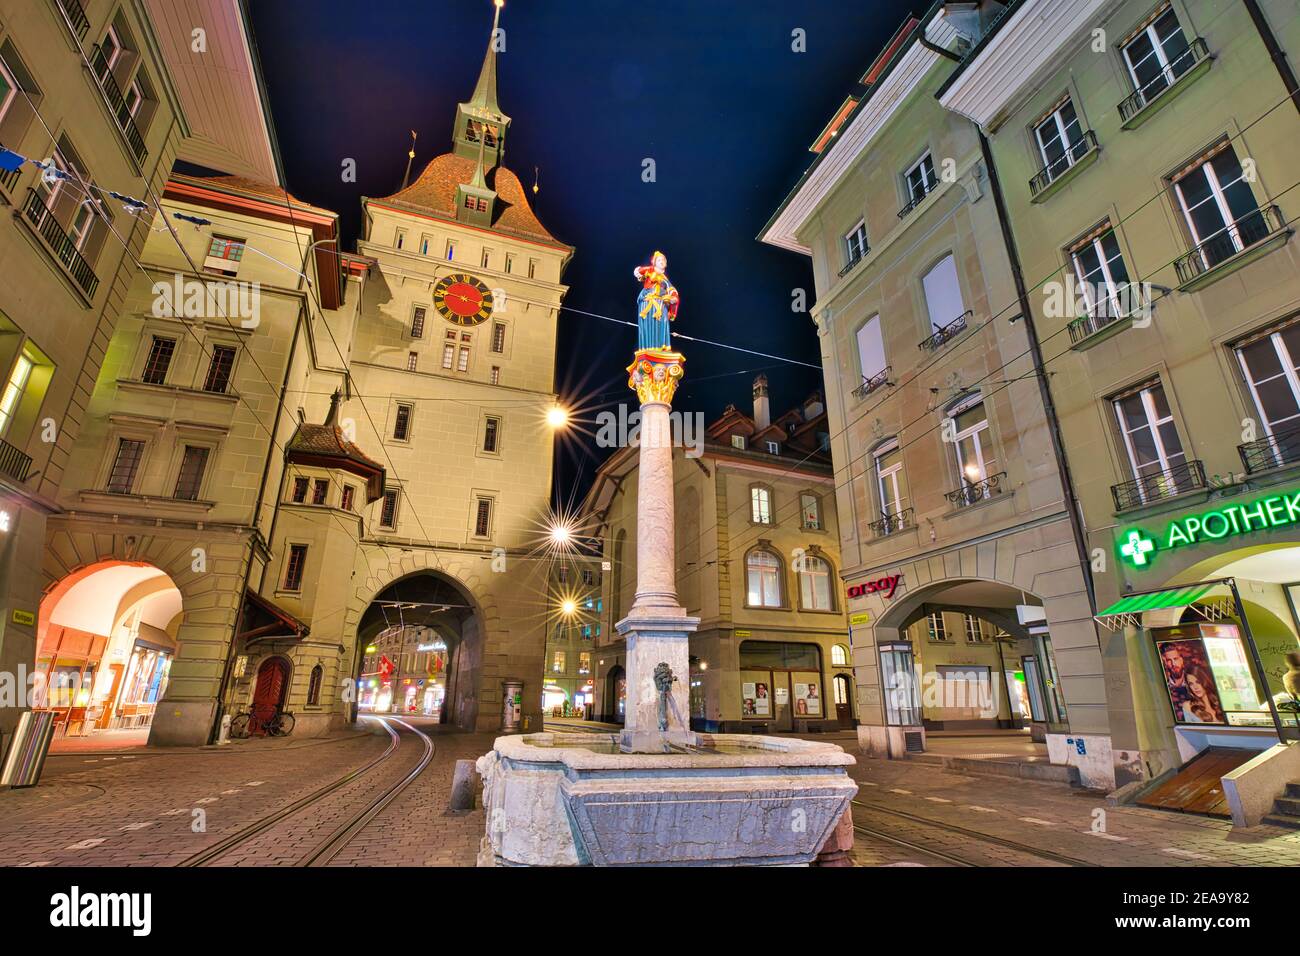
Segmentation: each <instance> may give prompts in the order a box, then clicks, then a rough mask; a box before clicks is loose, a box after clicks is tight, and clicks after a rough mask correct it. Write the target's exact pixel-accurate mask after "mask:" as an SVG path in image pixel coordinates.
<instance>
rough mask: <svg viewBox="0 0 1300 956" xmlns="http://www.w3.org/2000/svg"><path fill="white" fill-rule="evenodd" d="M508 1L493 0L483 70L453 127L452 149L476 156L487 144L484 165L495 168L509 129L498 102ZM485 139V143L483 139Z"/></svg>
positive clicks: (457, 152)
mask: <svg viewBox="0 0 1300 956" xmlns="http://www.w3.org/2000/svg"><path fill="white" fill-rule="evenodd" d="M503 6H505V0H493V7H494V8H495V9H494V10H493V13H492V33H491V35H490V36H489V37H488V45H487V52H486V53H485V54H484V56H483V66H482V68H481V69H480V70H479V74H478V83H477V84H475V86H474V93H473V95H471V96H470V98H469V99H468V100H466V101H465V102H463V103H460V104H458V105H457V107H456V127H455V129H453V130H452V134H451V140H452V149H453V152H455V153H456V154H457V155H458V156H464V157H466V158H467V159H474V158H475V157H476V156H477V154H478V153H479V151H480V150H479V147H480V145H482V146H484V147H486V149H485V151H484V152H485V155H484V164H485V166H486V168H488V169H494V168H495V167H497V166H498V165H500V163H501V155H502V152H503V146H504V143H505V135H506V128H507V127H508V126H509V125H510V117H509V116H506V115H505V114H504V113H502V112H501V104H500V103H499V102H498V101H497V53H498V51H500V52H505V33H504V32H503V31H502V30H501V8H502V7H503ZM480 140H481V142H480Z"/></svg>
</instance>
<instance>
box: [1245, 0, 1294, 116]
mask: <svg viewBox="0 0 1300 956" xmlns="http://www.w3.org/2000/svg"><path fill="white" fill-rule="evenodd" d="M1242 3H1243V4H1244V5H1245V7H1246V12H1247V13H1248V14H1250V19H1251V21H1252V22H1253V23H1254V24H1255V29H1256V30H1257V31H1258V32H1259V38H1260V39H1261V40H1263V41H1264V49H1266V50H1268V55H1269V59H1271V60H1272V61H1273V66H1275V67H1276V68H1277V73H1278V76H1280V77H1282V85H1283V86H1284V87H1286V91H1287V94H1288V95H1289V96H1290V97H1291V103H1292V104H1293V105H1294V106H1295V108H1296V112H1297V113H1300V84H1297V83H1296V77H1295V71H1294V70H1293V69H1291V64H1290V63H1288V62H1287V58H1286V53H1285V52H1283V50H1282V47H1281V45H1280V44H1279V43H1278V42H1277V36H1276V35H1275V34H1274V33H1273V28H1272V27H1270V26H1269V25H1268V21H1267V20H1265V19H1264V11H1263V10H1261V9H1260V8H1259V0H1242Z"/></svg>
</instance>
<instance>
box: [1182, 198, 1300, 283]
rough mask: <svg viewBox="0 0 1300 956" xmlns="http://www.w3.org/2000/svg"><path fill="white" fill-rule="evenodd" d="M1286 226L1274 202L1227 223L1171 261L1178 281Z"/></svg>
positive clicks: (1192, 276)
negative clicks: (1272, 204)
mask: <svg viewBox="0 0 1300 956" xmlns="http://www.w3.org/2000/svg"><path fill="white" fill-rule="evenodd" d="M1286 228H1288V225H1287V221H1286V220H1285V219H1283V218H1282V211H1281V210H1280V209H1278V208H1277V206H1264V207H1262V208H1260V209H1256V210H1254V211H1253V212H1248V213H1247V214H1246V215H1244V216H1242V217H1241V218H1240V219H1237V220H1235V221H1233V222H1230V223H1228V225H1226V226H1224V227H1223V228H1222V229H1220V230H1219V231H1218V232H1216V233H1215V234H1214V235H1212V236H1210V238H1208V239H1206V240H1205V241H1204V242H1202V243H1201V244H1200V245H1199V246H1197V247H1196V248H1195V249H1193V250H1192V251H1191V252H1189V253H1187V255H1185V256H1183V257H1182V258H1181V259H1177V260H1175V261H1174V269H1175V270H1176V271H1177V273H1178V281H1179V283H1180V284H1181V283H1186V282H1190V281H1192V280H1193V279H1195V278H1196V277H1197V276H1199V275H1202V274H1204V273H1206V272H1209V271H1210V270H1211V269H1213V268H1214V267H1215V266H1217V265H1218V264H1219V263H1221V262H1224V261H1225V260H1227V259H1231V258H1232V257H1233V256H1235V255H1236V254H1237V253H1239V252H1245V251H1246V250H1247V249H1249V248H1250V247H1251V246H1254V245H1258V244H1259V243H1261V242H1263V241H1264V240H1265V239H1267V238H1268V237H1269V236H1272V235H1275V234H1277V233H1280V232H1282V230H1284V229H1286Z"/></svg>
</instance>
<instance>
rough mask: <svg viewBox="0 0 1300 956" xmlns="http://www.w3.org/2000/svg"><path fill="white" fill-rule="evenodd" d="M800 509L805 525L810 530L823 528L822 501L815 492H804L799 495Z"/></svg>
mask: <svg viewBox="0 0 1300 956" xmlns="http://www.w3.org/2000/svg"><path fill="white" fill-rule="evenodd" d="M799 510H800V512H801V514H802V515H803V526H804V528H806V529H807V530H809V531H820V530H821V529H822V501H821V499H820V498H818V497H817V496H816V495H814V494H810V493H809V492H804V493H803V494H801V495H800V496H799Z"/></svg>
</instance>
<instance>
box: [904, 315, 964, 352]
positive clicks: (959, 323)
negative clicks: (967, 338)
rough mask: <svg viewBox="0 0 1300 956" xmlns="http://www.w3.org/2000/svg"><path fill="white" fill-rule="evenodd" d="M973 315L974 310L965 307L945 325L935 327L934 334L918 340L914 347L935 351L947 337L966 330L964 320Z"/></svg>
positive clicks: (924, 350) (952, 336)
mask: <svg viewBox="0 0 1300 956" xmlns="http://www.w3.org/2000/svg"><path fill="white" fill-rule="evenodd" d="M974 315H975V311H974V310H973V309H967V310H966V311H965V312H963V313H962V314H961V315H959V316H957V318H955V319H953V320H952V321H951V322H949V323H948V324H947V325H944V326H940V327H939V328H938V329H936V330H935V333H934V335H932V336H930V337H929V338H928V339H923V340H922V341H920V342H918V343H917V345H916V347H917V348H918V349H920V350H921V351H923V352H934V351H937V350H938V349H940V348H942V347H943V345H944V343H945V342H947V341H948V340H949V339H951V338H954V337H956V336H958V335H960V334H961V333H962V332H964V331H966V320H967V319H969V318H971V317H973V316H974Z"/></svg>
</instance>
